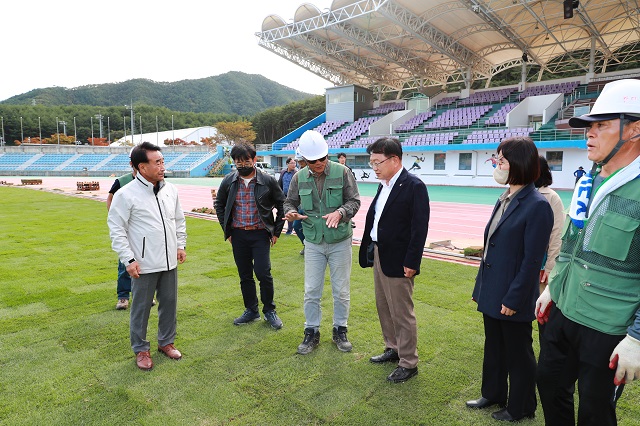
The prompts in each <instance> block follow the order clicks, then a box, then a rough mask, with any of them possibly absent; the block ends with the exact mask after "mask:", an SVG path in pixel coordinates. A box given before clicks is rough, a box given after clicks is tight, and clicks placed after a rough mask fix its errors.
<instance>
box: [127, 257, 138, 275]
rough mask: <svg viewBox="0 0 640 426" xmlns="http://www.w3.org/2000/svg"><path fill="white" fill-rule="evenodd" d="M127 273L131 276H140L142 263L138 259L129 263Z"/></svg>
mask: <svg viewBox="0 0 640 426" xmlns="http://www.w3.org/2000/svg"><path fill="white" fill-rule="evenodd" d="M127 274H129V276H130V277H131V278H140V265H139V264H138V261H137V260H136V261H135V262H133V263H130V264H128V265H127Z"/></svg>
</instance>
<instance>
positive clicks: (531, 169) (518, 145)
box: [496, 136, 540, 185]
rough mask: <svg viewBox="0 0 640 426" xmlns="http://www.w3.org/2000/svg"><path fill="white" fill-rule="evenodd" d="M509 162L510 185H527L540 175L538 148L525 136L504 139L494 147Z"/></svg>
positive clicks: (508, 180)
mask: <svg viewBox="0 0 640 426" xmlns="http://www.w3.org/2000/svg"><path fill="white" fill-rule="evenodd" d="M496 152H497V153H498V154H500V153H502V156H503V157H504V158H506V159H507V161H508V162H509V179H507V183H509V184H512V185H528V184H530V183H532V182H535V181H536V179H538V177H539V176H540V160H539V159H538V148H537V147H536V144H535V143H533V140H531V138H529V137H527V136H516V137H512V138H507V139H504V140H503V141H502V142H500V145H498V149H496Z"/></svg>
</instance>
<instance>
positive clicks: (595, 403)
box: [537, 306, 624, 426]
mask: <svg viewBox="0 0 640 426" xmlns="http://www.w3.org/2000/svg"><path fill="white" fill-rule="evenodd" d="M623 338H624V336H612V335H608V334H604V333H601V332H599V331H596V330H593V329H591V328H588V327H585V326H583V325H581V324H578V323H576V322H574V321H571V320H570V319H568V318H566V317H565V316H564V315H563V314H562V312H561V311H560V310H559V309H558V308H557V307H556V306H553V307H552V308H551V312H550V314H549V322H548V323H547V325H546V327H545V330H544V334H543V336H542V339H543V342H544V343H543V344H541V345H540V361H539V364H538V377H537V381H538V392H539V393H540V402H541V403H542V409H543V411H544V418H545V424H546V426H564V425H567V426H569V425H571V426H574V425H575V424H576V423H575V413H574V411H575V410H574V406H573V403H572V402H571V403H569V401H568V400H567V399H566V398H564V397H563V395H565V394H566V389H567V386H569V385H571V384H574V383H575V382H576V380H577V381H578V394H579V400H580V402H579V406H578V425H580V426H585V425H593V426H596V425H598V426H607V425H616V424H617V420H616V402H617V400H618V398H619V397H620V395H622V391H623V389H624V385H620V386H618V387H616V386H615V385H614V384H613V377H614V376H615V370H611V369H609V357H610V356H611V353H612V352H613V350H614V349H615V347H616V346H617V345H618V343H619V342H620V340H622V339H623ZM541 343H542V342H541Z"/></svg>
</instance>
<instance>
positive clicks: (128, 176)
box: [118, 173, 133, 188]
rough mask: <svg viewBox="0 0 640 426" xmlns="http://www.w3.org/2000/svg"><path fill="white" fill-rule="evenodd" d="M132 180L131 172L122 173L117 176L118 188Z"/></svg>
mask: <svg viewBox="0 0 640 426" xmlns="http://www.w3.org/2000/svg"><path fill="white" fill-rule="evenodd" d="M132 180H133V173H127V174H126V175H122V176H120V177H119V178H118V182H120V188H122V187H123V186H125V185H126V184H128V183H129V182H131V181H132Z"/></svg>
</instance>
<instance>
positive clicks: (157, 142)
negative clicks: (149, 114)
mask: <svg viewBox="0 0 640 426" xmlns="http://www.w3.org/2000/svg"><path fill="white" fill-rule="evenodd" d="M159 143H160V141H159V140H158V116H157V115H156V145H158V144H159Z"/></svg>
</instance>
